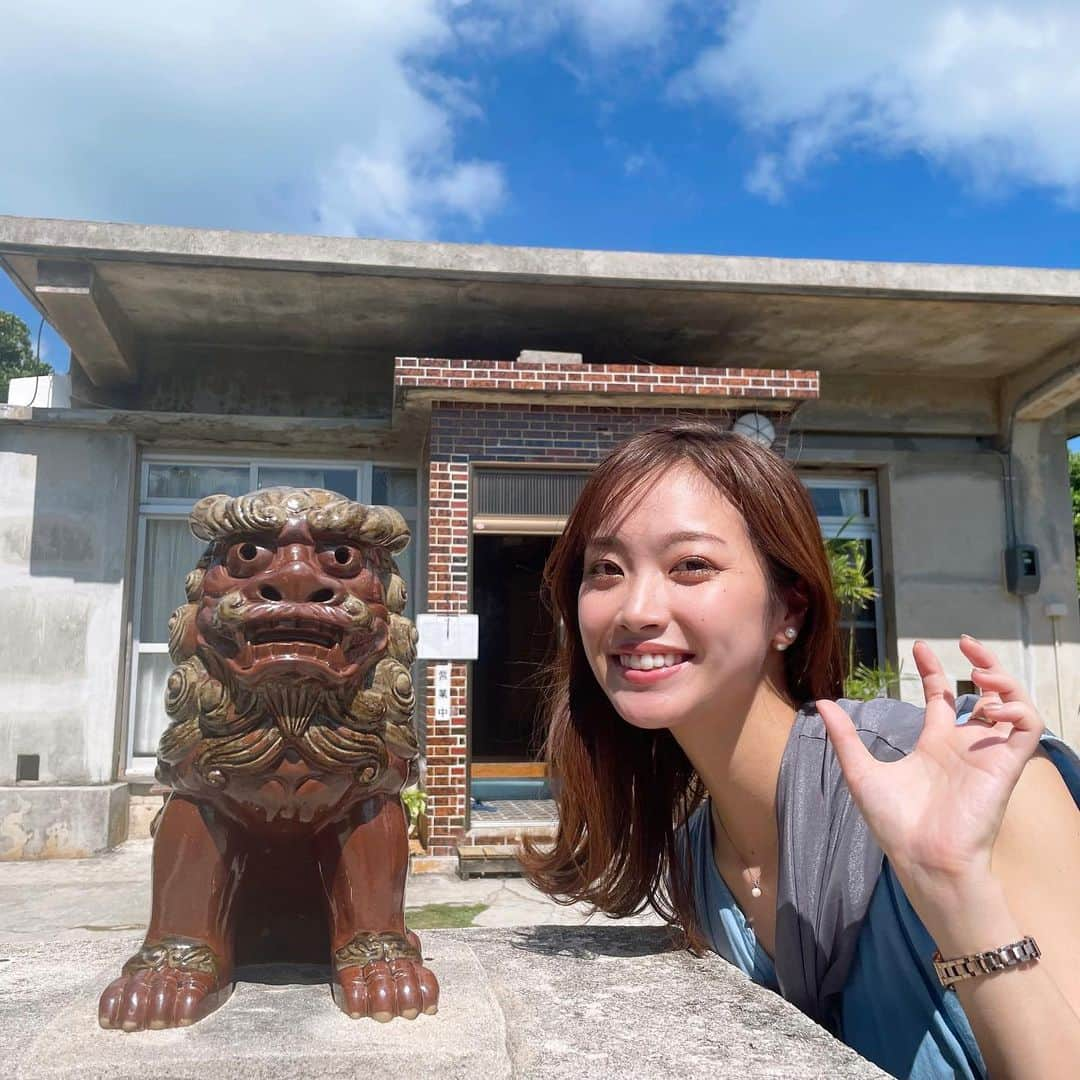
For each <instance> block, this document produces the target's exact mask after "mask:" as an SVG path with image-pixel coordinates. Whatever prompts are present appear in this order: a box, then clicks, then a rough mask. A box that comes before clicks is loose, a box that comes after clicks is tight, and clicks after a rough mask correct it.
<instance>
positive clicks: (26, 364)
mask: <svg viewBox="0 0 1080 1080" xmlns="http://www.w3.org/2000/svg"><path fill="white" fill-rule="evenodd" d="M51 373H52V368H51V367H50V366H49V365H48V364H46V363H45V361H44V360H38V359H37V357H36V356H35V355H34V349H33V347H32V345H31V343H30V330H29V328H28V327H27V325H26V323H24V322H23V321H22V319H20V318H19V316H18V315H13V314H12V313H11V312H10V311H0V404H3V403H4V402H6V401H7V396H8V383H9V382H10V381H11V380H12V379H18V378H20V377H22V376H25V375H49V374H51Z"/></svg>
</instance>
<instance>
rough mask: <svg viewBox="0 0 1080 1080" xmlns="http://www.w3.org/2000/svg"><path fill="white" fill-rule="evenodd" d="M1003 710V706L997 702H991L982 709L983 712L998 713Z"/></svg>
mask: <svg viewBox="0 0 1080 1080" xmlns="http://www.w3.org/2000/svg"><path fill="white" fill-rule="evenodd" d="M1000 709H1001V705H1000V704H999V703H997V702H993V701H991V702H990V703H989V704H987V705H984V706H983V707H982V711H983V712H998V711H999V710H1000Z"/></svg>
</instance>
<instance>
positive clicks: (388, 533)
mask: <svg viewBox="0 0 1080 1080" xmlns="http://www.w3.org/2000/svg"><path fill="white" fill-rule="evenodd" d="M301 515H303V516H305V517H306V518H307V521H308V524H309V526H310V528H311V530H312V532H313V533H322V534H330V535H333V536H340V537H342V538H345V539H349V540H352V541H353V542H355V543H358V544H364V545H368V546H371V547H374V548H377V549H381V550H382V551H383V552H385V559H384V560H383V562H384V568H383V572H382V574H381V575H380V576H382V577H383V583H384V587H385V591H386V608H387V611H388V618H387V623H388V626H387V629H388V636H387V644H386V651H385V653H384V655H383V656H382V657H381V659H380V660H379V662H378V663H377V664H376V665H375V666H374V667H373V668H372V669H371V670H370V671H369V672H368V674H367V676H366V678H365V681H364V685H363V686H362V687H361V689H360V690H359V691H358V692H357V693H356V694H355V696H354V697H353V699H352V700H351V701H341V700H339V699H337V698H336V697H334V696H333V695H331V694H330V693H327V692H324V691H321V690H320V689H319V688H318V687H317V686H316V685H315V684H304V683H299V684H297V685H296V686H289V687H281V686H279V685H276V684H271V685H269V686H266V687H264V688H260V689H259V690H254V691H253V690H245V689H243V688H242V687H239V686H236V685H234V684H232V683H230V682H229V681H227V680H223V679H219V678H217V677H215V675H214V674H212V673H211V671H210V670H208V668H207V666H206V664H205V663H204V662H203V660H202V658H201V657H200V656H198V655H197V646H196V644H195V643H196V642H197V641H198V635H197V634H196V633H195V632H194V623H195V617H196V614H197V612H198V609H199V606H200V604H201V603H202V601H203V579H204V577H205V575H206V571H207V569H208V568H209V567H210V565H211V563H212V561H213V559H214V557H215V551H216V549H217V547H218V545H219V544H220V543H221V542H222V541H225V540H228V539H230V538H232V537H235V536H236V535H244V534H252V533H264V534H265V533H271V532H274V533H276V532H278V531H280V530H281V528H282V527H283V526H284V525H285V524H286V522H287V521H288V520H289V518H293V517H297V516H301ZM190 525H191V531H192V533H193V534H194V535H195V536H196V537H198V538H199V539H202V540H206V541H208V542H209V547H208V548H207V550H206V552H205V553H204V555H203V556H202V558H201V559H200V560H199V562H198V564H197V565H196V567H195V568H194V569H193V570H192V571H191V573H190V574H188V576H187V579H186V580H185V583H184V588H185V592H186V595H187V603H185V604H182V605H181V606H180V607H179V608H177V609H176V611H174V612H173V614H172V617H171V618H170V620H169V656H170V658H171V659H172V662H173V663H174V664H175V665H176V667H175V668H174V669H173V671H172V673H171V674H170V675H169V678H168V681H167V683H166V689H165V711H166V712H167V713H168V715H169V724H168V727H167V728H166V729H165V732H164V733H163V735H162V737H161V742H160V744H159V746H158V759H159V767H158V772H159V777H160V778H161V779H162V780H163V781H165V782H169V781H171V780H172V779H174V778H175V777H176V775H177V774H178V773H180V772H186V771H187V770H188V769H189V768H193V769H194V771H195V773H196V774H197V775H198V776H199V777H200V778H201V779H202V780H203V781H205V782H207V783H209V784H211V785H212V786H216V787H225V786H226V785H227V784H228V779H229V776H230V775H232V774H235V773H244V774H257V773H259V772H262V771H264V770H266V769H269V768H270V767H271V766H272V765H273V763H274V762H275V761H276V760H277V758H278V756H279V755H280V753H281V752H282V750H283V748H284V734H283V732H286V731H287V732H289V733H290V734H292V735H294V736H295V737H296V739H297V740H299V741H300V743H301V746H302V750H303V753H304V755H305V757H306V758H307V759H308V760H309V761H310V762H311V763H312V764H313V765H316V766H318V767H321V768H324V769H326V770H328V771H336V772H341V771H353V772H354V773H355V774H356V776H357V779H358V780H359V781H360V782H362V783H374V782H375V781H377V779H378V777H379V775H381V773H382V772H383V771H384V770H385V768H386V766H387V762H388V752H389V753H393V754H394V755H395V756H397V757H399V758H401V759H403V760H405V761H413V760H415V758H416V757H417V755H418V746H417V742H416V735H415V732H414V730H413V708H414V704H415V698H414V693H413V685H412V677H411V674H410V669H411V666H412V663H413V661H414V660H415V659H416V630H415V628H414V627H413V624H412V622H411V621H410V620H409V619H407V618H405V616H404V615H403V614H402V612H403V610H404V608H405V602H406V588H405V582H404V580H403V579H402V577H401V574H400V572H399V570H398V567H397V564H396V563H395V562H394V560H393V558H392V557H391V556H392V555H393V554H396V553H398V552H400V551H402V550H403V549H404V547H405V545H406V544H407V543H408V542H409V530H408V527H407V526H406V524H405V520H404V518H402V516H401V514H399V513H398V512H397V511H396V510H394V509H392V508H390V507H385V506H364V505H362V504H360V503H355V502H352V501H350V500H348V499H345V498H343V497H342V496H340V495H336V494H334V493H332V492H329V491H322V490H318V489H312V488H268V489H266V490H264V491H258V492H254V493H252V494H250V495H241V496H238V497H231V496H228V495H211V496H209V497H208V498H205V499H202V500H201V501H200V502H198V503H197V504H196V505H195V507H194V509H193V510H192V512H191V517H190ZM357 603H359V601H357ZM268 715H269V716H272V717H273V719H274V720H275V722H274V723H267V717H268Z"/></svg>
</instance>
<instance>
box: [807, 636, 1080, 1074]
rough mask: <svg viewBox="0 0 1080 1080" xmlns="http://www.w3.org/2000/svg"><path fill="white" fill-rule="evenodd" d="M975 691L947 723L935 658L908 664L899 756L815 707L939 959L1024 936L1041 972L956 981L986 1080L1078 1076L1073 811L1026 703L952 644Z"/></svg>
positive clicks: (993, 665)
mask: <svg viewBox="0 0 1080 1080" xmlns="http://www.w3.org/2000/svg"><path fill="white" fill-rule="evenodd" d="M961 648H962V650H963V651H964V653H965V655H967V656H968V658H969V659H971V661H972V663H974V664H975V665H976V668H975V670H974V671H973V673H972V675H973V678H974V681H975V682H976V683H977V684H978V685H979V687H980V689H981V690H982V692H983V696H982V698H981V699H980V701H979V704H978V705H977V706H976V708H975V710H974V713H973V716H972V719H971V720H969V721H968V722H967V723H965V724H959V725H958V724H956V717H955V712H954V708H953V702H952V698H951V694H950V693H949V690H948V684H947V681H946V679H945V675H944V672H943V671H942V669H941V665H940V663H939V662H938V660H937V658H936V657H935V656H934V655H933V653H932V652H931V651H930V649H929V648H928V647H927V646H926V645H924V644H921V643H920V644H919V645H918V646H916V650H915V659H916V663H917V665H918V667H919V671H920V674H921V675H922V678H923V685H924V688H925V691H926V700H927V716H926V723H925V727H924V730H923V734H922V736H921V737H920V739H919V742H918V744H917V745H916V747H915V750H914V751H913V752H912V753H911V754H909V755H908V756H907V757H906V758H904V759H903V760H902V761H898V762H891V763H884V762H879V761H877V760H876V759H875V758H873V757H872V756H871V755H870V754H869V752H868V751H867V750H866V749H865V747H864V746H863V745H862V743H861V742H860V741H859V738H858V736H857V735H856V733H855V729H854V727H853V725H852V724H851V721H850V719H849V718H848V717H847V715H846V714H845V713H844V712H843V710H841V709H839V708H838V707H837V706H835V705H833V703H831V702H820V703H819V710H820V711H821V715H822V718H823V719H824V720H825V723H826V727H827V728H828V731H829V737H830V739H831V740H832V742H833V745H834V747H835V750H836V754H837V757H838V759H839V761H840V765H841V768H842V769H843V770H844V774H845V777H846V778H847V781H848V784H849V786H850V787H851V791H852V795H853V797H854V798H855V800H856V802H857V803H858V805H859V807H860V809H861V810H862V812H863V815H864V817H865V818H866V820H867V823H868V824H869V825H870V828H871V830H872V831H873V832H874V835H875V837H876V838H877V840H878V842H879V843H880V844H881V847H882V849H883V850H884V851H885V853H886V855H887V856H888V858H889V862H890V865H891V866H892V868H893V870H894V871H895V873H896V875H897V877H898V878H899V880H900V884H901V885H902V886H903V888H904V891H905V893H906V894H907V897H908V899H909V900H910V901H911V904H912V906H913V907H914V908H915V911H916V913H917V914H918V915H919V917H920V919H922V921H923V923H924V924H925V926H926V928H927V930H928V931H929V932H930V934H931V936H932V937H933V938H934V940H935V942H936V943H937V945H938V948H939V949H940V950H941V953H942V956H943V957H945V958H946V959H950V958H952V957H957V956H963V955H967V954H969V953H977V952H982V951H985V950H987V949H992V948H996V947H998V946H1001V945H1006V944H1009V943H1011V942H1014V941H1018V940H1019V939H1021V938H1023V937H1024V936H1025V935H1031V936H1032V937H1034V938H1035V940H1036V941H1037V943H1038V945H1039V947H1040V949H1041V950H1042V954H1043V955H1042V958H1041V959H1040V960H1039V962H1038V963H1034V964H1026V965H1024V966H1023V967H1020V968H1010V969H1007V970H1005V971H1001V972H998V973H996V974H993V975H982V976H978V977H977V978H974V979H965V980H964V981H962V982H960V983H957V984H956V990H957V993H958V994H959V997H960V1002H961V1004H962V1005H963V1007H964V1011H965V1013H966V1014H967V1017H968V1020H969V1021H970V1023H971V1026H972V1030H973V1032H974V1034H975V1038H976V1040H977V1041H978V1044H979V1049H980V1050H981V1051H982V1054H983V1057H984V1059H985V1061H986V1064H987V1067H988V1069H989V1071H990V1075H991V1076H993V1077H994V1078H995V1080H997V1078H998V1077H1038V1078H1039V1080H1043V1078H1053V1077H1074V1076H1076V1075H1078V1074H1080V925H1078V922H1080V920H1078V918H1077V914H1076V913H1077V898H1078V896H1080V810H1078V809H1077V807H1076V805H1075V804H1074V802H1073V799H1072V797H1071V795H1070V794H1069V792H1068V790H1067V789H1066V788H1065V785H1064V783H1063V782H1062V780H1061V777H1060V775H1059V773H1058V771H1057V769H1056V768H1055V767H1054V766H1053V764H1052V763H1051V762H1050V761H1048V760H1047V759H1046V758H1045V757H1044V756H1043V755H1041V754H1038V755H1037V756H1033V755H1035V754H1036V750H1037V746H1038V739H1039V736H1040V734H1041V733H1042V724H1041V721H1039V719H1038V716H1037V714H1036V713H1035V710H1034V708H1033V707H1032V705H1031V703H1030V701H1028V700H1027V698H1026V696H1025V695H1024V694H1023V691H1022V689H1021V688H1020V686H1019V684H1018V683H1017V682H1016V680H1015V679H1013V678H1012V676H1010V675H1009V674H1008V673H1007V672H1005V671H1003V670H1002V669H1001V668H1000V666H999V665H998V664H997V661H996V660H995V658H994V656H993V654H992V653H990V651H989V650H988V649H986V648H985V647H984V646H982V645H980V644H979V643H978V642H976V641H974V639H971V638H964V639H963V640H962V641H961Z"/></svg>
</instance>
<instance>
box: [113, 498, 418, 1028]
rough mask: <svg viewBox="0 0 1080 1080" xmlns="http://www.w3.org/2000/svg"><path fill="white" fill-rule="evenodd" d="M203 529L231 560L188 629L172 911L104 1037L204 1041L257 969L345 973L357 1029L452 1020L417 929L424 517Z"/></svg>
mask: <svg viewBox="0 0 1080 1080" xmlns="http://www.w3.org/2000/svg"><path fill="white" fill-rule="evenodd" d="M191 529H192V532H193V533H194V534H195V535H196V536H197V537H198V538H200V539H202V540H206V541H208V542H209V545H210V546H209V547H208V548H207V552H206V554H205V555H204V556H203V558H202V559H201V560H200V562H199V565H198V566H197V567H196V568H195V570H193V571H192V573H191V574H190V575H189V576H188V579H187V582H186V589H187V597H188V601H189V603H188V604H186V605H185V606H183V607H181V608H179V609H178V610H177V611H176V612H175V613H174V615H173V617H172V619H171V621H170V626H169V653H170V656H171V657H172V659H173V662H174V663H175V664H176V665H177V667H176V669H175V670H174V671H173V673H172V674H171V675H170V676H169V681H168V686H167V689H166V695H165V708H166V711H167V712H168V714H169V717H170V723H169V726H168V728H167V729H166V731H165V733H164V735H163V736H162V738H161V743H160V746H159V747H158V772H157V775H158V778H159V780H161V781H162V782H163V783H165V784H167V785H168V786H169V787H170V788H171V789H172V791H171V793H170V795H169V797H168V800H167V802H166V804H165V807H164V809H163V810H162V813H161V815H160V818H159V820H158V823H157V828H156V832H155V836H154V859H153V909H152V912H151V916H150V925H149V928H148V930H147V934H146V940H145V942H144V944H143V947H142V948H141V949H140V950H139V951H138V952H137V953H136V954H135V955H134V956H133V957H132V958H131V959H130V960H129V961H128V962H127V963H126V964H125V965H124V968H123V974H122V975H121V976H120V978H118V979H116V980H115V981H114V982H112V983H111V984H110V985H109V986H108V987H107V988H106V990H105V992H104V993H103V994H102V996H101V1002H100V1005H99V1019H100V1022H101V1025H102V1026H103V1027H107V1028H121V1029H123V1030H126V1031H134V1030H140V1029H143V1028H166V1027H176V1026H181V1025H186V1024H191V1023H194V1022H195V1021H196V1020H200V1019H201V1018H202V1017H204V1016H206V1015H207V1014H208V1013H210V1012H212V1011H213V1010H214V1009H216V1008H217V1007H218V1006H219V1005H221V1004H222V1002H223V1001H225V999H226V998H227V997H228V996H229V994H230V993H231V992H232V987H233V978H234V972H235V970H236V968H237V966H238V965H240V964H252V963H265V962H271V961H274V962H298V963H302V962H309V963H310V962H315V963H325V961H326V959H327V957H329V959H330V963H331V980H332V987H333V995H334V1000H335V1001H336V1002H337V1003H338V1005H340V1006H341V1008H342V1009H343V1010H344V1011H345V1012H346V1013H348V1014H349V1015H350V1016H353V1017H361V1016H372V1017H374V1018H375V1019H376V1020H389V1019H391V1018H392V1017H394V1016H404V1017H407V1018H409V1019H412V1018H413V1017H415V1016H417V1015H418V1014H419V1013H421V1012H424V1013H433V1012H435V1011H436V1008H437V1005H438V994H439V990H438V984H437V982H436V980H435V977H434V976H433V975H432V974H431V972H430V971H428V970H427V968H425V967H424V965H423V963H422V960H421V956H420V949H419V942H418V940H417V939H416V937H415V935H413V934H411V933H409V932H408V931H407V930H406V929H405V922H404V891H405V876H406V872H407V869H408V838H407V822H406V818H405V813H404V809H403V807H402V803H401V797H400V792H401V789H402V787H403V786H404V785H405V784H406V783H407V782H408V781H409V779H410V776H411V773H412V772H413V770H414V767H415V761H416V757H417V744H416V737H415V734H414V731H413V724H412V712H413V689H412V679H411V677H410V674H409V668H410V665H411V663H412V661H413V659H414V657H415V644H416V631H415V629H414V628H413V625H412V623H411V622H409V620H408V619H406V618H405V617H404V616H403V615H402V611H403V610H404V607H405V583H404V582H403V581H402V579H401V577H400V575H399V574H398V571H397V567H396V565H395V563H394V559H393V556H394V555H395V554H396V553H398V552H400V551H401V550H402V549H403V548H404V547H405V545H406V544H407V543H408V542H409V532H408V529H407V528H406V525H405V521H404V519H403V518H402V517H401V515H400V514H398V513H397V511H395V510H392V509H390V508H388V507H374V506H362V505H360V504H358V503H354V502H350V501H349V500H347V499H345V498H343V497H341V496H339V495H335V494H333V493H331V492H328V491H317V490H311V489H293V488H273V489H270V490H267V491H259V492H254V493H252V494H250V495H244V496H242V497H240V498H229V497H228V496H225V495H214V496H211V497H210V498H208V499H203V500H202V501H201V502H199V503H198V504H197V505H196V506H195V508H194V510H193V511H192V513H191Z"/></svg>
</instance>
